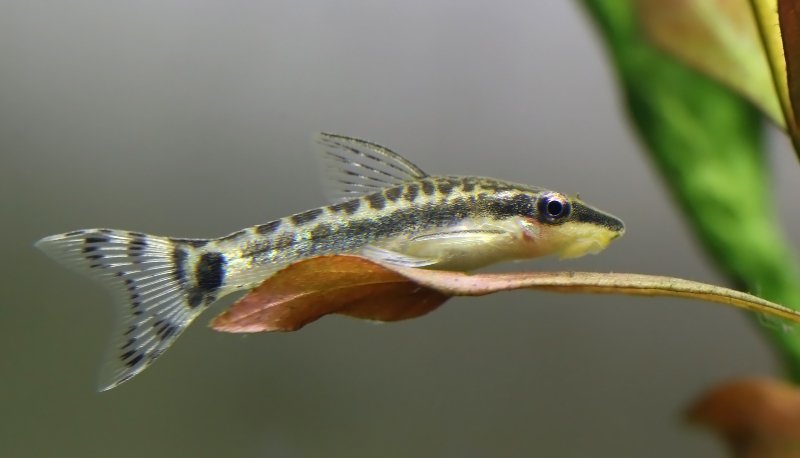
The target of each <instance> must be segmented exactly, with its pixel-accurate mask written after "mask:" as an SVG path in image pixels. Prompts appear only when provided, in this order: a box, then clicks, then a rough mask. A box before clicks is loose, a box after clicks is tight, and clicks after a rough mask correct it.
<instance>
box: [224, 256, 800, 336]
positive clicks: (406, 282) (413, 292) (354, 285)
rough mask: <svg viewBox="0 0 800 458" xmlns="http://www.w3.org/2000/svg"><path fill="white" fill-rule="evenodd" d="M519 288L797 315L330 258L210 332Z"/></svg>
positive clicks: (622, 277) (302, 269)
mask: <svg viewBox="0 0 800 458" xmlns="http://www.w3.org/2000/svg"><path fill="white" fill-rule="evenodd" d="M520 288H533V289H543V290H548V291H558V292H567V293H600V294H628V295H637V296H676V297H685V298H693V299H701V300H705V301H710V302H718V303H721V304H725V305H730V306H734V307H739V308H744V309H747V310H751V311H755V312H760V313H766V314H771V315H774V316H778V317H781V318H786V319H789V320H793V321H798V322H800V313H798V312H795V311H794V310H791V309H788V308H786V307H783V306H781V305H777V304H773V303H771V302H769V301H766V300H764V299H761V298H758V297H755V296H751V295H749V294H745V293H742V292H739V291H734V290H731V289H727V288H721V287H719V286H712V285H707V284H704V283H698V282H693V281H689V280H681V279H678V278H670V277H659V276H654V275H639V274H620V273H589V272H523V273H507V274H474V275H470V274H465V273H462V272H448V271H441V270H427V269H415V268H406V267H393V266H385V265H382V264H378V263H376V262H374V261H370V260H369V259H366V258H362V257H358V256H350V255H336V256H321V257H317V258H312V259H306V260H303V261H299V262H297V263H295V264H292V265H290V266H288V267H286V268H284V269H283V270H281V271H279V272H277V273H276V274H275V275H273V276H271V277H270V278H268V279H266V280H265V281H264V282H263V283H262V284H261V285H259V286H258V287H257V288H255V289H253V291H251V292H250V293H249V294H248V295H247V296H245V297H243V298H242V299H241V300H239V301H238V302H236V303H235V304H233V305H232V306H231V308H230V309H228V310H227V311H225V312H223V313H222V314H220V315H219V316H218V317H216V318H215V319H214V320H213V321H212V323H211V326H212V328H214V329H215V330H217V331H225V332H262V331H294V330H297V329H299V328H301V327H303V326H305V325H306V324H308V323H310V322H312V321H315V320H317V319H319V318H321V317H322V316H324V315H327V314H331V313H338V314H342V315H348V316H352V317H356V318H364V319H371V320H378V321H398V320H404V319H409V318H415V317H418V316H421V315H424V314H426V313H428V312H430V311H432V310H434V309H436V308H437V307H439V306H440V305H441V304H442V303H444V302H445V301H446V300H447V299H448V298H450V297H451V296H482V295H485V294H491V293H494V292H498V291H509V290H514V289H520Z"/></svg>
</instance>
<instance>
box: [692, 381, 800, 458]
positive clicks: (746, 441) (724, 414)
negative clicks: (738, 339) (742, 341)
mask: <svg viewBox="0 0 800 458" xmlns="http://www.w3.org/2000/svg"><path fill="white" fill-rule="evenodd" d="M688 418H689V420H690V421H693V422H696V423H699V424H701V425H704V426H708V427H710V428H712V429H713V430H714V431H716V432H717V433H718V434H720V435H721V436H722V438H723V439H724V440H725V441H726V442H727V443H728V445H729V446H730V447H731V449H732V452H733V455H734V456H741V457H752V458H756V457H770V458H790V457H792V458H797V457H800V391H799V390H798V389H797V387H796V386H793V385H790V384H788V383H785V382H781V381H777V380H772V379H767V378H763V379H762V378H748V379H740V380H734V381H732V382H728V383H725V384H722V385H720V386H717V387H715V388H713V389H712V390H711V391H709V392H708V393H706V394H704V395H703V396H702V397H701V398H700V399H699V400H698V401H697V402H695V403H694V404H693V405H692V406H691V407H690V409H689V412H688Z"/></svg>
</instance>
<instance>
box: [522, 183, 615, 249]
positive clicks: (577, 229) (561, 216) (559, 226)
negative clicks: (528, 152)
mask: <svg viewBox="0 0 800 458" xmlns="http://www.w3.org/2000/svg"><path fill="white" fill-rule="evenodd" d="M533 207H534V208H532V210H533V214H531V215H526V216H525V217H524V218H522V227H523V229H522V232H523V240H524V241H525V242H526V243H527V244H528V246H529V249H530V250H531V253H530V254H531V255H532V256H542V255H547V254H557V255H559V256H560V257H561V258H562V259H566V258H577V257H581V256H583V255H586V254H597V253H599V252H601V251H603V250H604V249H605V248H606V247H607V246H608V245H609V244H610V243H611V241H612V240H614V239H616V238H619V237H621V236H622V235H623V234H624V233H625V224H624V223H623V222H622V221H621V220H620V219H619V218H617V217H615V216H613V215H610V214H608V213H606V212H604V211H602V210H599V209H597V208H594V207H592V206H590V205H588V204H586V203H585V202H583V201H581V200H580V199H578V198H570V197H568V196H566V195H564V194H561V193H558V192H554V191H544V192H541V193H538V194H537V195H536V196H535V205H534V206H533Z"/></svg>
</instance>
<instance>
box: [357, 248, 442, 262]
mask: <svg viewBox="0 0 800 458" xmlns="http://www.w3.org/2000/svg"><path fill="white" fill-rule="evenodd" d="M361 254H362V255H363V256H366V257H368V258H370V259H372V260H373V261H376V262H382V263H386V264H392V265H395V266H400V267H425V266H430V265H433V264H436V263H437V262H439V261H438V260H437V259H429V258H421V257H416V256H409V255H407V254H403V253H398V252H397V251H392V250H389V249H386V248H381V247H376V246H372V245H367V246H365V247H364V248H363V249H362V250H361Z"/></svg>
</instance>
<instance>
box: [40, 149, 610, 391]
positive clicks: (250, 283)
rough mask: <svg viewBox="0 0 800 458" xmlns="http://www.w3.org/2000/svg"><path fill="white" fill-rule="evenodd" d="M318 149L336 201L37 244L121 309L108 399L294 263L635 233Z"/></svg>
mask: <svg viewBox="0 0 800 458" xmlns="http://www.w3.org/2000/svg"><path fill="white" fill-rule="evenodd" d="M315 140H316V141H315V142H314V144H315V151H316V152H317V154H316V156H317V157H318V162H319V164H320V170H321V171H322V174H321V176H322V181H323V188H324V190H325V195H326V197H327V199H328V201H329V204H328V205H326V206H322V207H319V208H314V209H311V210H307V211H303V212H300V213H296V214H293V215H290V216H287V217H284V218H280V219H276V220H273V221H269V222H267V223H264V224H258V225H256V226H252V227H248V228H246V229H241V230H238V231H236V232H233V233H231V234H228V235H225V236H223V237H219V238H211V239H198V238H178V237H166V236H156V235H149V234H145V233H142V232H136V231H127V230H116V229H103V228H100V229H81V230H75V231H70V232H66V233H62V234H57V235H51V236H48V237H44V238H42V239H41V240H39V241H38V242H36V243H35V246H36V247H37V248H39V249H40V250H42V251H43V252H44V253H46V254H47V255H49V256H50V257H52V258H53V259H55V260H56V261H58V262H60V263H62V264H64V265H65V266H67V267H69V268H71V269H72V270H74V271H77V272H79V273H81V274H84V275H87V276H88V277H90V278H92V279H94V280H96V281H98V282H99V283H100V284H101V285H102V286H104V287H105V288H106V289H107V290H108V291H109V292H110V293H111V296H112V297H113V301H114V304H115V305H116V308H117V311H118V314H117V315H118V317H119V318H118V320H117V325H116V329H115V331H114V336H113V341H112V345H111V350H110V352H109V356H108V357H107V358H106V363H105V364H104V366H103V370H102V372H101V375H100V386H99V390H100V391H105V390H108V389H111V388H114V387H116V386H119V385H120V384H122V383H124V382H126V381H128V380H130V379H131V378H132V377H134V376H135V375H137V374H139V373H141V372H142V371H143V370H144V369H145V368H147V367H148V366H149V365H150V364H152V363H153V362H154V361H155V360H156V359H158V358H159V357H160V356H161V355H162V354H163V353H164V352H165V351H166V350H167V349H168V348H169V347H170V346H171V345H172V344H173V343H174V342H175V340H176V339H177V338H178V337H179V336H180V335H181V333H182V332H183V331H184V330H185V329H186V328H187V326H189V325H190V324H191V323H192V321H194V320H195V318H197V317H198V316H199V315H200V314H201V313H202V312H203V311H204V310H206V309H207V308H208V307H209V306H211V304H213V303H214V302H215V301H217V300H218V299H220V298H221V297H223V296H226V295H228V294H231V293H234V292H237V291H242V290H248V289H251V288H253V287H255V286H257V285H259V284H260V283H262V282H263V281H264V280H265V279H266V278H268V277H270V276H271V275H272V274H273V273H275V272H276V271H278V270H280V269H282V268H283V267H286V266H288V265H290V264H292V263H294V262H297V261H300V260H303V259H307V258H311V257H315V256H322V255H331V254H356V255H362V256H365V257H367V258H370V259H373V260H375V261H377V262H381V263H385V264H390V265H400V266H406V267H417V268H426V269H444V270H457V271H471V270H474V269H478V268H480V267H484V266H488V265H490V264H495V263H498V262H502V261H515V260H521V259H529V258H536V257H540V256H546V255H559V256H561V257H562V258H575V257H579V256H583V255H585V254H589V253H599V252H600V251H602V250H603V249H605V248H606V247H607V246H608V245H609V243H610V242H611V241H612V240H614V239H616V238H618V237H620V236H621V235H623V234H624V233H625V225H624V224H623V222H622V221H621V220H620V219H618V218H617V217H615V216H612V215H610V214H608V213H606V212H603V211H601V210H599V209H597V208H595V207H592V206H590V205H589V204H586V203H585V202H583V201H582V200H581V199H579V198H578V197H570V196H567V195H565V194H562V193H559V192H556V191H551V190H547V189H543V188H539V187H535V186H528V185H523V184H517V183H512V182H507V181H502V180H497V179H493V178H483V177H472V176H435V175H428V174H427V173H425V172H423V171H422V170H421V169H420V168H419V167H417V166H416V165H414V164H413V163H412V162H410V161H409V160H407V159H405V158H404V157H402V156H401V155H399V154H397V153H395V152H393V151H391V150H390V149H388V148H385V147H383V146H380V145H378V144H375V143H371V142H368V141H365V140H361V139H358V138H353V137H347V136H344V135H337V134H330V133H321V134H318V135H317V136H316V137H315Z"/></svg>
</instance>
